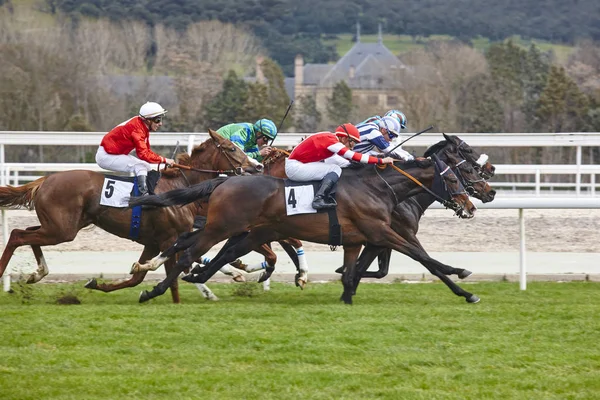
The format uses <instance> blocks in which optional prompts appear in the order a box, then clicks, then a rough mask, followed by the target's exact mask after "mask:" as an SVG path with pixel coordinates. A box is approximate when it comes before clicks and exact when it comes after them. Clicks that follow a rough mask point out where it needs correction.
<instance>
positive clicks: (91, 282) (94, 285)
mask: <svg viewBox="0 0 600 400" xmlns="http://www.w3.org/2000/svg"><path fill="white" fill-rule="evenodd" d="M84 287H85V288H87V289H96V288H97V287H98V281H96V278H92V279H90V280H89V281H87V283H86V284H85V285H84Z"/></svg>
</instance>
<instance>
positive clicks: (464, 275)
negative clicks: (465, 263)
mask: <svg viewBox="0 0 600 400" xmlns="http://www.w3.org/2000/svg"><path fill="white" fill-rule="evenodd" d="M471 274H472V272H471V271H469V270H468V269H463V270H462V271H461V272H460V273H459V274H458V277H459V278H460V279H465V278H467V277H468V276H469V275H471Z"/></svg>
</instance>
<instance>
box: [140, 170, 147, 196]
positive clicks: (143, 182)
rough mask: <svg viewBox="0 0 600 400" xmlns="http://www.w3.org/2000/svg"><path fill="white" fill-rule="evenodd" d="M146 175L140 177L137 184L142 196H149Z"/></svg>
mask: <svg viewBox="0 0 600 400" xmlns="http://www.w3.org/2000/svg"><path fill="white" fill-rule="evenodd" d="M146 178H147V176H146V175H138V177H137V183H138V190H139V191H140V196H148V185H147V184H146Z"/></svg>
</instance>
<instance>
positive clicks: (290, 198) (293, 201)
mask: <svg viewBox="0 0 600 400" xmlns="http://www.w3.org/2000/svg"><path fill="white" fill-rule="evenodd" d="M287 203H288V204H289V205H291V206H292V208H296V204H298V202H297V201H296V192H295V191H294V189H290V195H289V196H288V199H287Z"/></svg>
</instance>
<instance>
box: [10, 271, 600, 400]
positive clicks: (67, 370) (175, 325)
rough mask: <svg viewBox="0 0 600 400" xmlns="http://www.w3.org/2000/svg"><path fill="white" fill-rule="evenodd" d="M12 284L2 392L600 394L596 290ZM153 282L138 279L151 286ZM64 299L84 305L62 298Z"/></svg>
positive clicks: (105, 395) (35, 395) (583, 286)
mask: <svg viewBox="0 0 600 400" xmlns="http://www.w3.org/2000/svg"><path fill="white" fill-rule="evenodd" d="M82 286H83V283H82V282H78V283H77V284H37V285H30V286H22V285H13V287H14V288H15V293H12V294H8V293H0V337H1V338H2V340H1V341H0V355H1V356H0V399H123V398H128V399H145V400H151V399H199V398H203V399H374V398H382V399H595V398H598V397H597V396H598V393H600V351H599V349H600V346H599V345H598V338H599V337H600V335H599V334H600V320H599V318H598V311H599V307H598V297H599V291H600V284H599V283H592V282H577V283H530V284H529V286H528V289H527V291H520V290H519V287H518V283H509V282H495V283H473V284H469V283H463V284H462V286H463V287H464V288H465V289H467V290H469V291H471V292H474V293H476V294H477V295H479V296H480V297H481V299H482V301H481V303H479V304H467V303H466V302H465V301H464V299H463V298H459V297H456V296H454V295H453V294H452V293H451V292H450V291H449V290H448V289H447V288H446V287H445V286H444V285H443V284H441V283H421V284H401V283H394V284H374V283H363V284H361V285H360V286H359V288H358V293H357V295H356V296H355V298H354V305H353V306H347V305H344V304H343V303H340V302H339V296H340V294H341V291H342V287H341V284H340V283H338V282H336V283H327V284H316V283H313V284H309V285H308V287H307V289H306V290H304V291H300V290H299V289H297V288H296V287H294V286H293V285H287V284H278V283H273V284H272V287H271V291H270V292H262V290H260V289H259V287H258V285H257V284H244V285H237V284H213V285H211V287H212V289H213V290H214V291H215V293H216V294H217V295H218V296H219V297H220V298H221V301H219V302H208V301H205V300H203V299H202V298H201V297H200V294H199V293H198V292H197V290H196V289H195V288H194V287H193V286H192V285H189V284H185V283H182V284H181V292H182V300H183V303H182V304H179V305H174V304H171V303H170V295H169V294H168V293H167V294H166V295H164V296H162V297H160V298H158V299H155V300H152V301H151V302H149V303H146V304H138V303H137V295H138V293H139V288H135V289H126V290H122V291H119V292H113V293H108V294H105V293H100V292H94V291H88V290H87V289H83V288H82ZM150 287H151V286H150V285H143V287H142V288H143V289H149V288H150ZM65 295H72V296H75V297H77V298H78V299H79V300H80V301H81V304H79V305H58V304H57V303H56V300H57V299H58V298H59V297H62V296H65Z"/></svg>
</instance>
